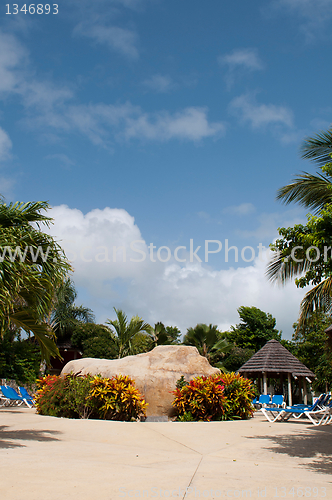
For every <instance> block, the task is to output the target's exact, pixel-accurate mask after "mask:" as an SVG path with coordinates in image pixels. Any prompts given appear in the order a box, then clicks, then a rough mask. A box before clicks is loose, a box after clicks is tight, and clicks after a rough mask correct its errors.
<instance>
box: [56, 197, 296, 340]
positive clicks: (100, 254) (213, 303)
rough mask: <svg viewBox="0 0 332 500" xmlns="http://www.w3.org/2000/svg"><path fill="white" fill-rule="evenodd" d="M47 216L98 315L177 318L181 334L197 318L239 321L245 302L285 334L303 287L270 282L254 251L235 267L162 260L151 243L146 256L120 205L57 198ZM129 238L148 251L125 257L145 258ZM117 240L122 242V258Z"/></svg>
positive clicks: (224, 323)
mask: <svg viewBox="0 0 332 500" xmlns="http://www.w3.org/2000/svg"><path fill="white" fill-rule="evenodd" d="M50 215H51V216H52V217H54V219H55V224H54V226H53V227H52V228H51V229H50V233H51V234H52V235H54V236H56V238H57V239H58V240H60V244H61V245H62V246H63V248H64V249H65V250H66V252H68V257H74V254H76V258H75V260H74V262H73V266H74V268H75V273H74V276H73V278H74V280H75V283H76V285H77V286H78V288H79V289H80V290H81V292H82V295H84V296H85V297H87V296H88V297H89V302H88V303H86V304H85V305H87V306H89V307H92V308H93V310H94V311H95V313H96V314H97V321H99V322H103V321H105V320H106V318H108V317H112V315H113V311H112V308H113V306H117V307H121V308H123V309H124V310H125V311H126V313H127V314H128V315H131V314H139V315H140V316H142V317H143V318H144V319H145V320H147V321H149V322H152V323H154V322H157V321H163V322H165V323H166V324H169V325H177V326H178V327H179V328H180V329H181V331H182V332H183V333H185V331H186V328H187V327H189V326H194V325H195V324H196V323H198V322H206V323H214V324H218V325H219V327H220V328H222V329H227V328H228V327H229V326H230V325H231V324H233V325H234V324H236V323H237V322H238V320H239V318H238V314H237V308H238V307H240V306H241V305H247V306H256V307H259V308H260V309H262V310H264V311H266V312H270V313H271V314H273V315H274V316H275V317H276V318H277V321H278V325H277V326H278V327H279V328H281V329H283V330H284V333H285V334H286V335H288V337H290V335H291V332H292V329H291V325H292V323H293V322H295V321H296V319H297V315H298V309H299V304H300V301H301V298H302V297H303V293H304V292H303V290H298V289H296V287H295V285H292V284H290V285H288V286H286V287H284V288H278V287H276V286H272V285H271V284H270V283H269V282H268V281H267V279H266V277H265V270H266V262H264V261H260V260H259V258H258V257H257V258H256V260H255V261H254V262H252V264H250V265H249V266H247V267H241V266H242V264H241V263H239V267H238V268H237V269H233V268H230V269H221V270H214V269H211V268H209V267H208V266H207V265H202V264H201V263H199V262H192V263H191V262H186V263H183V264H182V263H181V264H179V263H178V262H176V261H175V260H174V259H171V260H170V261H169V262H165V263H162V262H160V261H158V259H157V258H156V250H154V259H155V260H156V262H151V260H150V258H149V252H150V251H149V249H148V246H147V244H146V242H145V241H144V238H143V237H142V235H141V232H140V230H139V228H138V227H137V225H136V224H135V221H134V218H133V217H132V216H131V215H129V214H128V212H126V211H125V210H123V209H111V208H105V209H104V210H97V209H96V210H92V211H91V212H89V213H88V214H86V215H84V214H83V213H82V212H80V211H79V210H76V209H71V208H69V207H67V206H65V205H61V206H58V207H54V208H53V210H52V211H51V213H50ZM137 240H139V241H140V243H138V242H137ZM133 241H136V243H135V248H138V249H139V250H141V252H144V253H145V255H146V256H147V257H146V259H145V260H144V261H142V262H133V261H131V260H130V259H136V260H140V259H142V253H138V252H134V251H133V250H132V249H130V243H131V242H133ZM114 246H115V247H117V251H116V262H113V247H114ZM119 247H125V248H126V262H123V250H122V249H121V248H119ZM188 248H189V242H188ZM173 252H174V250H173ZM107 257H108V260H109V262H108V261H107ZM179 257H180V258H185V257H187V260H189V259H188V255H186V254H185V253H182V254H181V252H179ZM97 260H99V262H98V261H97ZM83 292H84V293H83Z"/></svg>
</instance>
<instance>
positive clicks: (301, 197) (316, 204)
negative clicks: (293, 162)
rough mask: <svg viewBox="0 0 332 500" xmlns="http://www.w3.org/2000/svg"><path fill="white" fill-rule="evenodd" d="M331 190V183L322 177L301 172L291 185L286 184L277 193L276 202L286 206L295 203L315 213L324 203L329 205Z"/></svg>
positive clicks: (331, 197) (331, 198) (331, 199)
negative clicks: (279, 201)
mask: <svg viewBox="0 0 332 500" xmlns="http://www.w3.org/2000/svg"><path fill="white" fill-rule="evenodd" d="M331 188H332V184H331V181H330V180H329V179H327V178H326V177H324V176H323V175H321V174H317V175H313V174H308V173H307V172H303V173H302V174H301V175H299V176H298V177H295V178H294V180H293V182H292V183H291V184H287V186H283V187H282V188H280V189H279V190H278V191H277V200H281V201H282V202H283V203H286V204H289V203H292V202H297V203H299V204H300V205H302V206H303V207H306V208H312V209H314V210H315V211H316V212H317V211H319V210H321V209H322V208H323V207H324V205H325V204H326V203H331V201H332V189H331Z"/></svg>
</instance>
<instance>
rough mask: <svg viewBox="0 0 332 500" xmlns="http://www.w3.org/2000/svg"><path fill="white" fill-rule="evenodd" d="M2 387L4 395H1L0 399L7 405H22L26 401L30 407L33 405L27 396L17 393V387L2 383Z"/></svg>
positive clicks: (0, 387)
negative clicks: (27, 399)
mask: <svg viewBox="0 0 332 500" xmlns="http://www.w3.org/2000/svg"><path fill="white" fill-rule="evenodd" d="M0 389H1V392H2V396H0V399H1V400H3V401H4V403H3V404H4V405H5V406H20V405H22V404H24V403H25V404H26V405H27V406H28V407H29V408H31V406H32V405H30V404H29V403H28V401H26V399H25V398H23V397H22V396H20V395H19V394H17V392H16V391H15V389H13V388H12V387H7V386H6V385H1V386H0Z"/></svg>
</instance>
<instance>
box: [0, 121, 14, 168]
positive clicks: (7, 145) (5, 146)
mask: <svg viewBox="0 0 332 500" xmlns="http://www.w3.org/2000/svg"><path fill="white" fill-rule="evenodd" d="M11 148H12V141H11V140H10V138H9V136H8V134H7V132H5V131H4V130H3V128H1V127H0V161H4V160H7V159H8V158H10V151H11Z"/></svg>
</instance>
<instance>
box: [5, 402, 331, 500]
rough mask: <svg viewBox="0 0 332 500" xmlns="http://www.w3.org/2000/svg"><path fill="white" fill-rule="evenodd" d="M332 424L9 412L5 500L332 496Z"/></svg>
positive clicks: (6, 426) (257, 419)
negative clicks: (80, 417)
mask: <svg viewBox="0 0 332 500" xmlns="http://www.w3.org/2000/svg"><path fill="white" fill-rule="evenodd" d="M331 455H332V425H327V426H322V427H314V426H313V425H312V424H310V423H307V421H296V422H280V423H274V424H271V423H269V422H267V421H266V420H265V419H264V417H263V416H262V415H261V414H260V413H259V412H258V413H256V414H255V417H254V418H252V419H251V420H248V421H234V422H211V423H206V422H186V423H181V422H177V423H175V422H150V423H147V422H144V423H143V422H142V423H129V422H128V423H127V422H110V421H97V420H68V419H58V418H54V417H45V416H40V415H37V414H36V413H35V410H33V409H28V408H26V409H25V408H23V409H21V408H13V409H10V408H1V409H0V467H1V470H0V499H1V500H23V499H24V500H60V499H61V500H62V499H65V500H74V499H75V500H111V499H118V498H127V499H128V498H157V499H158V498H178V499H184V498H185V499H194V498H208V499H215V498H254V499H256V498H266V499H275V498H280V499H281V498H286V499H294V498H301V497H303V498H326V499H328V500H331V499H332V456H331Z"/></svg>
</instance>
